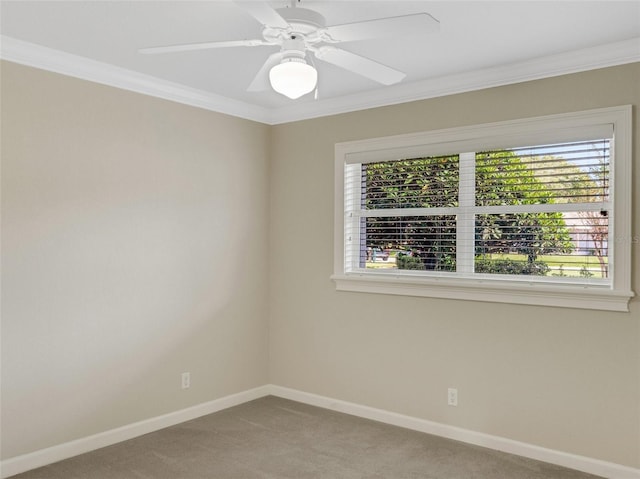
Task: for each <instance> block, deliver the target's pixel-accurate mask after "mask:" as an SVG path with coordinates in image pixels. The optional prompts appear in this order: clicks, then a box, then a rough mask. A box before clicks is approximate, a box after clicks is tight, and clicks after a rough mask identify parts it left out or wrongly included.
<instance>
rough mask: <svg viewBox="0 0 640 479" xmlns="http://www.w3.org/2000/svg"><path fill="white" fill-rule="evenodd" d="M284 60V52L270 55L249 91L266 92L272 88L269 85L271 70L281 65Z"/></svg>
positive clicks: (248, 88)
mask: <svg viewBox="0 0 640 479" xmlns="http://www.w3.org/2000/svg"><path fill="white" fill-rule="evenodd" d="M280 60H282V52H277V53H274V54H272V55H269V58H267V61H266V62H264V65H262V68H260V70H258V73H257V74H256V76H255V77H254V79H253V81H252V82H251V84H250V85H249V86H248V87H247V91H264V90H268V89H269V88H270V87H271V84H270V83H269V70H271V69H272V68H273V67H274V66H276V65H277V64H278V63H280Z"/></svg>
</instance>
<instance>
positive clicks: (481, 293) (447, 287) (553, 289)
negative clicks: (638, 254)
mask: <svg viewBox="0 0 640 479" xmlns="http://www.w3.org/2000/svg"><path fill="white" fill-rule="evenodd" d="M331 279H332V280H333V281H335V283H336V290H338V291H352V292H360V293H377V294H394V295H403V296H421V297H428V298H443V299H461V300H470V301H489V302H496V303H511V304H527V305H537V306H554V307H561V308H578V309H594V310H602V311H621V312H628V311H629V300H630V299H631V298H632V297H633V296H634V293H633V292H632V291H614V290H611V289H610V288H609V287H602V286H588V285H572V286H566V285H549V284H541V283H534V282H526V281H521V280H519V281H508V282H507V281H504V280H487V279H478V280H474V279H463V278H461V279H450V278H416V277H400V276H394V277H393V278H389V277H388V276H387V277H381V275H377V274H366V273H351V274H338V275H333V276H332V277H331Z"/></svg>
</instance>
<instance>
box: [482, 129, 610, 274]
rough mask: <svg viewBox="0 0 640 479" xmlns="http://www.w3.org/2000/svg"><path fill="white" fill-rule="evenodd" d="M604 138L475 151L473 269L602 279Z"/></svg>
mask: <svg viewBox="0 0 640 479" xmlns="http://www.w3.org/2000/svg"><path fill="white" fill-rule="evenodd" d="M609 176H610V140H609V139H608V138H600V139H597V140H590V141H579V142H570V143H558V144H552V145H536V146H530V147H521V148H512V149H508V150H493V151H488V152H482V153H477V154H476V170H475V179H476V201H475V202H476V219H475V245H476V246H475V272H476V273H488V274H510V275H536V276H560V277H562V276H568V277H569V276H570V277H574V278H575V277H577V278H581V279H583V280H597V281H602V280H606V279H607V278H608V277H609V271H608V260H609V251H608V237H609Z"/></svg>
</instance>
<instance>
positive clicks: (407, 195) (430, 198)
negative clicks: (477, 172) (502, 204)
mask: <svg viewBox="0 0 640 479" xmlns="http://www.w3.org/2000/svg"><path fill="white" fill-rule="evenodd" d="M457 205H458V157H457V156H441V157H431V158H414V159H410V160H400V161H386V162H381V163H369V164H364V165H362V208H363V209H369V210H370V209H382V208H427V207H447V206H457Z"/></svg>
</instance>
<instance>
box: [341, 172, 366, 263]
mask: <svg viewBox="0 0 640 479" xmlns="http://www.w3.org/2000/svg"><path fill="white" fill-rule="evenodd" d="M361 180H362V175H361V165H357V164H356V165H345V169H344V209H345V217H344V245H345V249H344V266H345V271H353V270H354V269H357V268H360V267H364V264H362V254H361V251H362V248H361V241H360V236H361V235H360V229H361V217H360V215H359V214H358V212H359V211H360V209H361V206H362V194H361Z"/></svg>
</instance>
